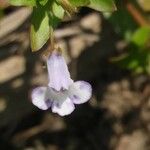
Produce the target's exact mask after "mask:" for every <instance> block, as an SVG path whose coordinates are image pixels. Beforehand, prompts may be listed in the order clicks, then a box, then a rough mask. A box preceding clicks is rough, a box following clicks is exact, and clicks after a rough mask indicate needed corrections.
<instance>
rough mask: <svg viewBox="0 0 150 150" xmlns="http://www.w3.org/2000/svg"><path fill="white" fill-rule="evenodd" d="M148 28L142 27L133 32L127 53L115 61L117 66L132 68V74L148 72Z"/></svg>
mask: <svg viewBox="0 0 150 150" xmlns="http://www.w3.org/2000/svg"><path fill="white" fill-rule="evenodd" d="M149 43H150V28H149V27H142V28H139V29H137V31H135V32H134V34H133V36H132V38H131V42H130V45H129V47H128V53H127V54H126V55H125V56H124V57H122V58H121V59H120V60H119V61H117V63H118V64H119V66H121V67H123V68H126V69H129V70H132V72H133V73H134V74H140V73H147V74H150V45H149Z"/></svg>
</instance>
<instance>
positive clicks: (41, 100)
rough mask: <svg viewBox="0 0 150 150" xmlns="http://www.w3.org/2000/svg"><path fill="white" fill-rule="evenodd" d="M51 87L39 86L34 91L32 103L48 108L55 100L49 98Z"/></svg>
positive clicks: (40, 107) (41, 107)
mask: <svg viewBox="0 0 150 150" xmlns="http://www.w3.org/2000/svg"><path fill="white" fill-rule="evenodd" d="M48 93H49V89H48V88H47V87H37V88H35V89H34V90H33V91H32V94H31V98H32V103H33V104H34V105H35V106H36V107H38V108H39V109H42V110H46V109H48V108H49V107H50V106H51V105H52V103H53V101H52V100H51V99H49V96H48V95H49V94H48Z"/></svg>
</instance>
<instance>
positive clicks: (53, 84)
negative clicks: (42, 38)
mask: <svg viewBox="0 0 150 150" xmlns="http://www.w3.org/2000/svg"><path fill="white" fill-rule="evenodd" d="M47 68H48V76H49V83H48V85H47V86H45V87H44V86H41V87H37V88H35V89H34V90H33V91H32V94H31V98H32V103H33V104H34V105H35V106H37V107H38V108H40V109H42V110H47V109H48V108H50V107H51V109H52V112H54V113H58V114H59V115H60V116H65V115H69V114H70V113H72V112H73V110H74V109H75V105H74V104H82V103H85V102H87V101H88V100H89V99H90V97H91V93H92V88H91V85H90V84H89V83H88V82H85V81H77V82H74V81H73V80H72V79H71V78H70V73H69V71H68V67H67V64H66V62H65V60H64V58H63V56H62V54H61V53H60V52H58V51H53V53H52V55H51V56H50V57H49V58H48V60H47Z"/></svg>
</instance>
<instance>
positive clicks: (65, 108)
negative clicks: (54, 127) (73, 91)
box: [52, 98, 75, 116]
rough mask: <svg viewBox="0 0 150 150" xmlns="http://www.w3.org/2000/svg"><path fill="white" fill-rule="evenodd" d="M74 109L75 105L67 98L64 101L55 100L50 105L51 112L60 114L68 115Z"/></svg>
mask: <svg viewBox="0 0 150 150" xmlns="http://www.w3.org/2000/svg"><path fill="white" fill-rule="evenodd" d="M74 109H75V106H74V104H73V102H72V101H71V100H70V99H69V98H67V99H66V100H64V101H55V102H54V103H53V105H52V112H54V113H58V114H59V115H60V116H66V115H69V114H71V113H72V112H73V111H74Z"/></svg>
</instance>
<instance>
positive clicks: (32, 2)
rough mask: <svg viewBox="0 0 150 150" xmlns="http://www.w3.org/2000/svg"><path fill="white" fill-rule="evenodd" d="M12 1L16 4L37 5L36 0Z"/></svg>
mask: <svg viewBox="0 0 150 150" xmlns="http://www.w3.org/2000/svg"><path fill="white" fill-rule="evenodd" d="M10 3H11V4H12V5H15V6H22V5H23V6H36V0H10Z"/></svg>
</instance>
